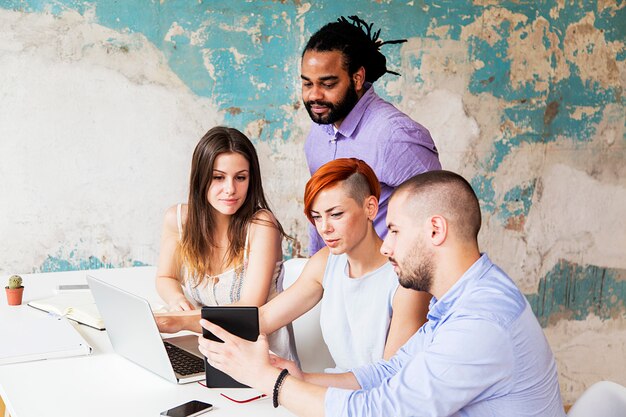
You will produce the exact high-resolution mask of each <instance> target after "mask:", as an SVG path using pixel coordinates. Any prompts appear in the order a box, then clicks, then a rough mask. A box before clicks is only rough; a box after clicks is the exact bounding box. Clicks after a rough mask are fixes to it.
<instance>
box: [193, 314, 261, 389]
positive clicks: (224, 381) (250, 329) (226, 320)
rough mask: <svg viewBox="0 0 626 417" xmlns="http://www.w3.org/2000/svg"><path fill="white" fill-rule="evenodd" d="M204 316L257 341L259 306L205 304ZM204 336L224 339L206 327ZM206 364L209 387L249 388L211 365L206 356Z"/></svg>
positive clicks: (234, 332)
mask: <svg viewBox="0 0 626 417" xmlns="http://www.w3.org/2000/svg"><path fill="white" fill-rule="evenodd" d="M202 318H203V319H206V320H208V321H210V322H211V323H214V324H216V325H218V326H220V327H221V328H223V329H224V330H226V331H228V332H229V333H232V334H234V335H236V336H239V337H241V338H242V339H246V340H250V341H255V340H257V339H258V337H259V309H258V307H239V306H233V307H222V306H205V307H202ZM202 336H203V337H205V338H207V339H210V340H215V341H218V342H221V341H222V340H221V339H219V338H218V337H216V336H215V335H214V334H213V333H211V332H210V331H208V330H206V329H202ZM204 366H205V370H206V386H207V387H209V388H249V387H248V386H247V385H244V384H241V383H239V382H237V381H235V380H234V379H233V378H231V377H230V376H228V375H227V374H225V373H224V372H222V371H220V370H218V369H215V368H214V367H212V366H211V365H209V363H208V362H207V360H206V358H204Z"/></svg>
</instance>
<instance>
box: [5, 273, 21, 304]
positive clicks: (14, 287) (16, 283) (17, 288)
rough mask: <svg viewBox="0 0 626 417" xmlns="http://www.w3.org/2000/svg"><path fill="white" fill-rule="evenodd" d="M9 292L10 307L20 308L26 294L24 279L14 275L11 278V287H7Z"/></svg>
mask: <svg viewBox="0 0 626 417" xmlns="http://www.w3.org/2000/svg"><path fill="white" fill-rule="evenodd" d="M5 290H6V292H7V302H8V303H9V305H10V306H19V305H20V304H22V295H23V294H24V286H23V285H22V277H20V276H19V275H12V276H11V277H10V278H9V285H8V286H7V287H5Z"/></svg>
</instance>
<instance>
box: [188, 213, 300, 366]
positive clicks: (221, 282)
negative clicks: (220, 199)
mask: <svg viewBox="0 0 626 417" xmlns="http://www.w3.org/2000/svg"><path fill="white" fill-rule="evenodd" d="M181 206H182V205H181V204H178V206H177V207H176V217H177V220H178V238H179V240H180V239H182V237H183V223H182V216H181ZM249 232H250V229H249V228H248V232H247V233H246V242H245V245H244V252H243V263H242V264H241V265H237V266H235V267H234V268H231V269H229V270H228V271H224V272H222V273H221V274H218V275H209V274H207V275H205V276H204V278H203V279H202V280H200V284H199V285H198V286H194V284H193V283H194V281H197V280H193V279H192V277H191V276H190V275H189V272H188V271H187V268H186V267H185V266H184V265H183V268H182V274H183V283H184V284H183V291H184V292H185V296H186V297H187V298H189V299H192V300H193V301H195V302H196V303H197V304H199V305H205V306H216V305H225V304H232V303H234V302H237V301H239V299H240V298H241V288H242V286H243V280H244V278H245V275H246V269H247V266H248V235H249ZM283 275H284V273H283V261H282V260H280V261H278V262H276V267H275V268H274V275H273V276H272V282H271V284H270V292H269V296H268V298H267V301H270V300H271V299H272V298H274V297H276V296H277V295H278V294H279V293H280V292H282V290H283ZM268 341H269V345H270V349H271V351H272V352H274V353H275V354H277V355H278V356H280V357H283V358H286V359H290V360H296V361H297V354H296V348H295V343H294V337H293V330H292V328H291V324H289V325H287V326H285V327H282V328H280V329H278V330H276V331H275V332H274V333H272V334H270V335H269V336H268Z"/></svg>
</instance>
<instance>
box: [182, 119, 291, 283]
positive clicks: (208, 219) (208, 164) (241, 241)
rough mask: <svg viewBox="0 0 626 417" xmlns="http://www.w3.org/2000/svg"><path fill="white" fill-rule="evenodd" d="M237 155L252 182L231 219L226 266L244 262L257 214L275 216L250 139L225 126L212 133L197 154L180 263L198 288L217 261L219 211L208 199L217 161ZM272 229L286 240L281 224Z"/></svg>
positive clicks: (192, 172)
mask: <svg viewBox="0 0 626 417" xmlns="http://www.w3.org/2000/svg"><path fill="white" fill-rule="evenodd" d="M233 152H235V153H238V154H240V155H242V156H243V157H244V158H246V159H247V160H248V162H249V164H250V174H249V179H250V180H249V181H250V182H249V185H248V192H247V195H246V199H245V200H244V203H243V204H242V206H241V207H240V208H239V210H237V212H236V213H235V214H233V215H232V216H231V218H230V223H229V225H228V242H229V243H228V249H227V251H226V254H225V258H224V259H223V261H222V262H223V263H222V265H232V264H234V263H237V262H240V261H242V260H243V252H244V249H245V248H244V247H245V240H246V233H247V229H248V224H249V223H250V222H251V221H252V222H260V220H257V219H254V218H253V217H254V214H255V213H256V212H257V211H259V210H263V209H264V210H268V211H270V212H271V210H270V208H269V205H268V204H267V200H266V199H265V194H264V192H263V185H262V183H261V170H260V167H259V159H258V156H257V153H256V150H255V149H254V145H253V144H252V142H250V139H248V138H247V137H246V136H245V135H244V134H243V133H241V132H240V131H238V130H237V129H233V128H229V127H224V126H216V127H214V128H212V129H210V130H209V131H208V132H207V133H206V134H205V135H204V136H203V137H202V139H200V142H198V145H196V149H195V150H194V152H193V157H192V160H191V174H190V178H189V201H188V209H187V221H186V223H185V225H184V226H183V233H182V239H181V242H180V245H179V256H180V260H181V261H182V263H183V264H184V265H185V266H186V267H187V269H188V272H189V276H191V277H195V278H192V279H193V284H194V285H198V284H199V283H200V282H201V280H202V279H203V278H204V276H205V275H206V274H207V273H208V272H209V271H210V265H209V260H210V259H213V255H214V253H215V250H216V249H217V241H216V237H215V235H214V231H215V227H216V223H215V212H216V211H215V208H213V206H211V204H209V201H208V199H207V193H208V190H209V186H210V185H211V181H212V180H213V167H214V164H215V159H216V158H217V157H218V156H219V155H221V154H223V153H233ZM264 223H265V222H264ZM267 223H271V222H267ZM271 226H273V227H276V228H277V229H278V230H279V231H280V233H281V235H282V236H284V232H283V228H282V226H281V225H280V223H279V222H278V220H276V223H275V224H274V223H271Z"/></svg>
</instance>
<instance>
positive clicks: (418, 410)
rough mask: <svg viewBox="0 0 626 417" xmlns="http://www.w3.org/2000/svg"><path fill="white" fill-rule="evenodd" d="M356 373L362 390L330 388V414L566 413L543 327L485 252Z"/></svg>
mask: <svg viewBox="0 0 626 417" xmlns="http://www.w3.org/2000/svg"><path fill="white" fill-rule="evenodd" d="M352 372H353V373H354V375H355V376H356V379H357V380H358V382H359V384H360V385H361V387H362V389H360V390H358V391H350V390H345V389H338V388H329V389H328V391H327V393H326V399H325V409H326V416H355V417H356V416H359V417H367V416H438V417H444V416H455V417H460V416H474V417H502V416H506V417H521V416H542V417H554V416H558V417H564V416H565V413H564V411H563V403H562V402H561V395H560V391H559V383H558V378H557V371H556V364H555V362H554V357H553V355H552V351H551V350H550V347H549V346H548V342H547V340H546V338H545V336H544V334H543V331H542V330H541V327H540V326H539V323H538V322H537V319H536V318H535V316H534V314H533V312H532V310H531V309H530V306H529V304H528V302H527V301H526V298H525V297H524V296H523V295H522V293H521V292H520V291H519V289H518V288H517V287H516V286H515V284H514V283H513V281H512V280H511V279H510V278H509V277H508V276H507V275H506V274H505V273H504V272H503V271H502V270H501V269H500V268H498V267H497V266H495V265H494V264H493V263H492V262H491V261H490V260H489V258H488V257H487V255H482V257H481V258H480V259H479V260H478V261H476V262H475V263H474V265H472V266H471V267H470V268H469V269H468V270H467V271H466V272H465V274H463V276H462V277H461V278H460V280H459V281H458V282H457V283H456V284H455V285H454V286H453V287H452V288H451V289H450V290H449V291H448V292H447V293H445V294H444V296H443V297H441V299H439V300H437V299H435V298H433V299H432V301H431V304H430V311H429V313H428V322H426V324H424V326H422V328H420V330H419V331H418V332H417V333H416V334H415V335H413V337H412V338H411V339H409V341H408V342H407V343H406V344H405V345H404V346H403V347H402V348H401V349H400V350H399V351H398V353H397V354H396V355H395V356H394V357H393V358H391V359H390V360H389V361H380V362H378V363H375V364H372V365H367V366H364V367H361V368H356V369H354V370H353V371H352Z"/></svg>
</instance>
